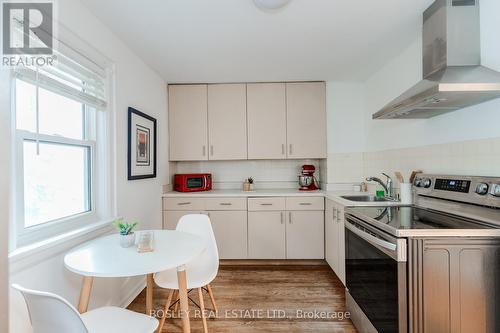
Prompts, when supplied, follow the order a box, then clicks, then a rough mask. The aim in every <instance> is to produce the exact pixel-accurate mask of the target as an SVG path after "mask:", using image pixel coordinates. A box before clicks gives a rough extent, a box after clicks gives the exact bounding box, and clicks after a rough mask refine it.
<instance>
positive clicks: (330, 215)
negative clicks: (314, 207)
mask: <svg viewBox="0 0 500 333" xmlns="http://www.w3.org/2000/svg"><path fill="white" fill-rule="evenodd" d="M344 208H345V207H344V206H343V205H340V204H337V203H336V202H334V201H333V200H329V199H327V200H326V208H325V240H326V243H325V257H326V261H327V262H328V264H329V265H330V267H331V268H332V270H333V271H334V272H335V274H337V276H338V278H339V279H340V281H342V283H343V284H344V285H345V230H344Z"/></svg>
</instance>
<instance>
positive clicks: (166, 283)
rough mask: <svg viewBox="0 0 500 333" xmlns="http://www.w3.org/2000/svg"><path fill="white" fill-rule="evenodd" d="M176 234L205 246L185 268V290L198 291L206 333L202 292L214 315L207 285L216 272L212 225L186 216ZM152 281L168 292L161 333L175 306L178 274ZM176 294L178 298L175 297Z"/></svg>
mask: <svg viewBox="0 0 500 333" xmlns="http://www.w3.org/2000/svg"><path fill="white" fill-rule="evenodd" d="M176 230H178V231H184V232H187V233H191V234H195V235H197V236H199V237H201V238H203V240H204V241H205V242H206V246H207V247H206V249H205V251H204V252H203V253H202V254H200V255H199V256H198V257H197V258H196V259H194V260H193V261H191V262H189V263H188V264H187V265H186V272H187V289H188V290H191V289H198V290H197V293H198V297H199V300H200V304H199V306H200V310H201V319H202V321H203V330H204V332H205V333H207V332H208V327H207V318H206V313H205V302H204V300H203V290H206V291H207V292H208V294H209V296H210V300H211V302H212V305H213V307H214V310H215V311H217V306H216V304H215V300H214V296H213V293H212V288H211V287H210V283H211V282H212V281H213V280H214V279H215V277H216V276H217V272H218V270H219V252H218V251H217V243H216V241H215V236H214V232H213V230H212V224H211V223H210V218H209V217H208V216H207V215H203V214H189V215H184V216H183V217H181V219H180V220H179V223H177V227H176ZM179 251H182V249H179ZM154 281H155V283H156V284H157V285H158V286H159V287H161V288H164V289H170V292H169V295H168V298H167V302H166V304H165V315H164V316H163V318H162V320H161V321H160V326H159V328H158V332H161V331H162V329H163V325H164V324H165V317H166V314H167V313H168V311H169V309H170V307H171V304H172V303H171V302H172V300H173V301H174V302H177V297H178V296H176V297H174V293H175V291H177V290H178V289H179V284H178V282H177V272H176V271H175V270H168V271H164V272H160V273H156V274H155V275H154ZM176 294H177V295H178V293H176ZM177 303H178V302H177ZM182 315H188V314H182Z"/></svg>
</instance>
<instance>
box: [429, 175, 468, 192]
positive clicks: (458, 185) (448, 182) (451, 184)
mask: <svg viewBox="0 0 500 333" xmlns="http://www.w3.org/2000/svg"><path fill="white" fill-rule="evenodd" d="M434 189H436V190H442V191H451V192H461V193H469V189H470V180H463V179H440V178H437V179H436V184H435V185H434Z"/></svg>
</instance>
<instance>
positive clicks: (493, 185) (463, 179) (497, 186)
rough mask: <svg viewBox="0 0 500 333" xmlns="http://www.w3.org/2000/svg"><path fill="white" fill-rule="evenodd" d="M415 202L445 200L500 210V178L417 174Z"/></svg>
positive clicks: (414, 189)
mask: <svg viewBox="0 0 500 333" xmlns="http://www.w3.org/2000/svg"><path fill="white" fill-rule="evenodd" d="M413 192H414V194H415V196H414V200H415V202H416V203H417V204H418V201H419V199H420V198H435V199H445V200H451V201H455V202H463V203H469V204H475V205H479V206H487V207H495V208H499V209H500V177H481V176H457V175H432V174H423V173H420V174H417V175H416V177H415V180H414V181H413ZM422 200H424V199H422Z"/></svg>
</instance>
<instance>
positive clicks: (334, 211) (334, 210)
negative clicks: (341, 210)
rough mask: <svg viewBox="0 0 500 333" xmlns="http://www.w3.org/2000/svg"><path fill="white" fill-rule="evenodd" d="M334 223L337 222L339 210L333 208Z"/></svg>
mask: <svg viewBox="0 0 500 333" xmlns="http://www.w3.org/2000/svg"><path fill="white" fill-rule="evenodd" d="M332 213H333V214H332V222H335V221H337V208H333V212H332Z"/></svg>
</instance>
